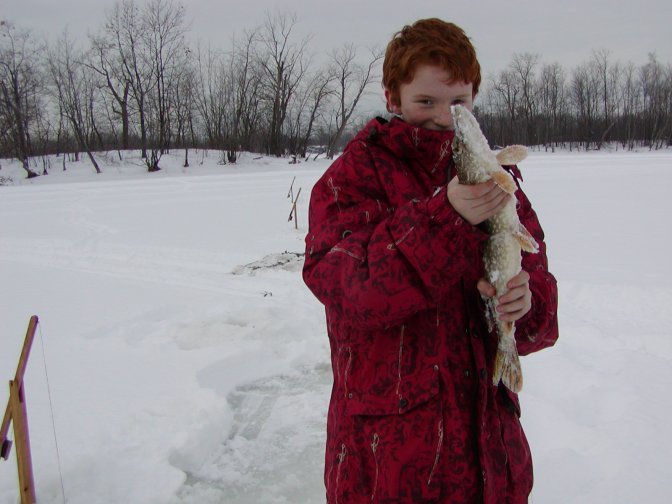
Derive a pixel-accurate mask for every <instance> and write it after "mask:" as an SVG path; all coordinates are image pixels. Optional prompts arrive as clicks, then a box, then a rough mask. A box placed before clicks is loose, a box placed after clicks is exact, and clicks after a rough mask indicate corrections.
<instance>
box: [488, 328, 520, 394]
mask: <svg viewBox="0 0 672 504" xmlns="http://www.w3.org/2000/svg"><path fill="white" fill-rule="evenodd" d="M508 324H510V325H511V328H512V329H513V323H512V322H509V323H508ZM500 380H501V382H502V383H503V384H504V386H505V387H506V388H508V389H509V390H510V391H511V392H515V393H516V394H517V393H518V392H520V390H521V389H522V388H523V370H522V368H521V366H520V358H519V357H518V349H517V348H516V344H515V340H514V341H513V342H512V344H511V345H507V346H506V347H505V348H502V347H501V346H498V347H497V355H496V356H495V365H494V368H493V371H492V383H493V385H495V386H497V385H499V382H500Z"/></svg>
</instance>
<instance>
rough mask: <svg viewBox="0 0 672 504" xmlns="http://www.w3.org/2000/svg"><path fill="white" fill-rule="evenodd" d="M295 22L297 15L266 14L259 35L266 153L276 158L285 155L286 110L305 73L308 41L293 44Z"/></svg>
mask: <svg viewBox="0 0 672 504" xmlns="http://www.w3.org/2000/svg"><path fill="white" fill-rule="evenodd" d="M296 22H297V18H296V15H287V14H280V13H278V14H275V15H274V16H271V15H270V14H268V13H267V14H266V22H265V23H264V26H263V28H262V30H261V33H260V41H261V46H262V51H263V52H261V53H260V54H259V58H260V64H261V68H262V70H263V81H262V86H263V91H264V95H265V99H266V100H267V103H268V105H269V131H268V141H267V147H266V151H267V153H268V154H272V155H274V156H280V155H282V154H283V152H284V146H283V142H282V134H283V126H284V124H285V119H286V118H287V107H288V106H289V103H290V100H291V99H292V98H293V96H294V93H295V92H296V90H297V87H298V85H299V83H300V82H301V79H303V76H304V74H305V71H306V61H305V51H306V46H307V44H308V41H309V39H304V40H303V41H302V42H300V43H299V44H298V45H295V44H294V41H293V38H292V31H293V30H294V27H295V26H296Z"/></svg>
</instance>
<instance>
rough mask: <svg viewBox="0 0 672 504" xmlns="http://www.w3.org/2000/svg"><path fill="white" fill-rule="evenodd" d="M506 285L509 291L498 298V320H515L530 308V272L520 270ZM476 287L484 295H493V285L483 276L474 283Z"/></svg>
mask: <svg viewBox="0 0 672 504" xmlns="http://www.w3.org/2000/svg"><path fill="white" fill-rule="evenodd" d="M506 286H507V287H508V288H509V291H508V292H507V293H506V294H504V295H503V296H501V297H500V298H499V305H497V312H498V313H499V318H500V320H503V321H504V322H515V321H516V320H519V319H521V318H523V316H524V315H525V314H526V313H527V312H529V311H530V309H531V308H532V291H530V274H529V273H528V272H527V271H524V270H523V271H521V272H520V273H518V274H517V275H516V276H514V277H513V278H512V279H511V280H509V281H508V283H507V284H506ZM476 288H477V289H478V291H479V292H480V293H481V295H482V296H485V297H488V298H490V297H493V296H494V295H495V294H496V292H495V287H494V286H493V285H492V284H491V283H490V282H488V281H487V280H486V279H485V278H481V279H480V280H479V281H478V283H477V284H476Z"/></svg>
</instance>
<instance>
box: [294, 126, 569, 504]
mask: <svg viewBox="0 0 672 504" xmlns="http://www.w3.org/2000/svg"><path fill="white" fill-rule="evenodd" d="M452 138H453V133H452V132H436V131H429V130H425V129H422V128H417V127H414V126H411V125H409V124H407V123H405V122H403V121H401V120H400V119H393V120H392V121H391V122H389V123H388V122H384V121H383V120H373V121H371V122H370V123H369V124H368V125H367V126H366V127H365V128H364V130H362V132H360V133H359V134H358V136H357V137H356V138H355V139H354V140H353V141H352V142H351V143H350V144H349V145H348V147H347V148H346V150H345V152H344V153H343V155H342V156H341V157H339V158H338V159H337V160H336V161H335V162H334V163H333V164H332V165H331V166H330V168H329V169H328V170H327V171H326V172H325V174H324V175H323V176H322V178H321V179H320V180H319V181H318V182H317V184H316V185H315V187H314V188H313V191H312V196H311V202H310V230H309V232H308V235H307V237H306V263H305V267H304V271H303V276H304V280H305V282H306V284H307V285H308V287H309V288H310V289H311V290H312V292H313V293H314V294H315V295H316V296H317V298H318V299H319V300H320V301H321V302H322V303H323V304H324V305H325V307H326V314H327V330H328V334H329V341H330V344H331V361H332V368H333V375H334V384H333V390H332V395H331V403H330V405H329V413H328V422H327V446H326V463H325V474H324V477H325V485H326V489H327V501H328V502H329V503H332V504H336V503H338V504H357V503H367V504H368V503H414V504H415V503H419V502H445V503H450V504H458V503H485V504H492V503H502V504H504V503H506V504H513V503H524V502H527V496H528V494H529V492H530V489H531V487H532V463H531V458H530V450H529V447H528V444H527V441H526V439H525V435H524V434H523V431H522V429H521V425H520V423H519V419H518V418H519V416H520V409H519V403H518V398H517V396H516V395H515V394H513V393H511V392H509V391H507V389H505V388H504V387H503V386H499V387H495V386H493V385H492V379H491V377H492V363H493V357H494V353H495V349H496V336H495V335H494V334H489V333H488V332H487V328H486V325H485V322H484V317H483V313H484V307H483V303H482V301H481V298H480V295H479V294H478V291H477V290H476V283H477V281H478V279H479V278H481V277H482V276H483V263H482V260H481V257H482V246H483V244H484V241H485V240H486V239H487V235H486V234H485V233H483V232H482V231H480V230H479V229H478V228H476V227H474V226H472V225H470V224H469V223H467V222H466V221H464V220H463V219H462V218H461V217H460V216H459V214H457V212H456V211H455V210H454V209H453V208H452V207H451V206H450V204H449V203H448V199H447V196H446V184H447V180H448V179H449V177H450V176H451V175H452V173H451V172H452V171H453V170H452V167H453V162H452V155H451V154H452V151H451V141H452ZM511 171H512V172H513V173H514V174H516V175H517V178H520V174H519V172H518V171H517V169H516V168H515V167H514V168H511ZM516 195H517V197H518V212H519V215H520V220H521V221H522V223H523V224H524V225H525V226H526V227H527V229H528V230H529V231H530V232H531V233H532V235H533V236H534V237H535V238H536V240H537V242H539V244H540V253H539V254H536V255H529V254H524V257H523V268H524V269H525V270H526V271H528V272H529V273H530V289H531V290H532V309H531V310H530V312H529V313H528V314H526V315H525V317H524V318H523V319H521V320H519V321H518V322H517V324H516V326H517V331H516V337H517V340H518V351H519V352H520V353H521V354H523V355H524V354H528V353H530V352H533V351H536V350H539V349H541V348H544V347H547V346H550V345H552V344H553V343H554V342H555V340H556V339H557V336H558V329H557V317H556V307H557V290H556V282H555V279H554V277H553V276H552V275H551V274H550V273H549V272H548V269H547V260H546V253H545V245H544V242H543V238H544V235H543V232H542V230H541V227H540V226H539V222H538V221H537V217H536V215H535V213H534V211H533V210H532V207H531V206H530V203H529V201H528V200H527V198H526V197H525V195H524V194H523V193H522V191H518V192H517V194H516Z"/></svg>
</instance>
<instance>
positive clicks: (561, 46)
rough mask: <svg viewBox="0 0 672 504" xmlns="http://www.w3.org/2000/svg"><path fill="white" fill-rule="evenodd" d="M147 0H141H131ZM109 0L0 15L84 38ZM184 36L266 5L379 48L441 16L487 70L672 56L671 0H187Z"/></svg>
mask: <svg viewBox="0 0 672 504" xmlns="http://www.w3.org/2000/svg"><path fill="white" fill-rule="evenodd" d="M137 1H138V3H143V2H142V0H137ZM113 4H114V0H0V18H4V19H8V20H9V21H11V22H13V23H14V24H16V25H17V26H19V27H23V28H29V29H31V30H32V31H33V32H34V33H35V34H38V35H44V36H45V37H46V38H55V37H56V36H57V35H58V34H60V33H61V32H62V30H63V28H64V27H65V26H66V25H67V26H68V28H69V32H70V34H71V35H75V36H77V37H81V38H82V40H84V39H85V38H86V34H87V33H88V32H94V31H95V30H97V29H98V28H99V27H100V26H101V24H102V22H103V19H104V16H105V12H106V10H109V8H110V7H111V6H112V5H113ZM182 4H183V5H184V6H185V7H186V15H187V19H188V20H189V22H190V25H191V32H190V38H192V39H193V40H196V39H200V40H202V41H204V42H210V43H211V44H212V45H213V46H214V47H221V48H227V47H228V45H229V41H230V39H231V35H232V34H233V33H241V32H242V30H243V29H245V28H251V27H254V26H256V25H258V24H261V23H262V22H263V20H264V13H265V11H267V10H270V11H275V10H280V11H283V12H290V13H291V12H295V13H296V14H297V15H298V24H297V27H296V28H297V30H298V33H300V34H301V35H308V34H312V35H313V38H312V42H311V46H310V48H311V49H312V50H314V51H315V52H317V53H319V52H326V51H329V50H330V49H333V48H336V47H339V46H341V45H342V44H343V43H344V42H346V41H349V42H352V43H354V44H356V45H358V46H362V47H367V46H372V45H376V44H377V45H379V46H381V47H384V46H385V45H386V44H387V42H388V40H389V39H390V37H391V36H392V35H393V34H394V32H396V31H397V30H399V29H400V28H401V27H402V26H403V25H404V24H408V23H412V22H413V21H415V20H417V19H420V18H424V17H440V18H442V19H445V20H447V21H452V22H454V23H456V24H458V25H460V26H461V27H462V28H463V29H464V30H465V31H466V32H467V34H468V35H469V36H470V37H471V39H472V42H473V43H474V45H475V47H476V50H477V52H478V56H479V60H480V62H481V66H482V68H483V73H484V74H485V75H486V76H487V75H488V74H493V73H496V72H498V71H500V70H502V69H503V68H504V67H505V66H506V65H507V64H508V63H509V62H510V61H511V57H512V55H513V54H514V53H522V52H531V53H538V54H540V55H541V59H542V61H543V62H548V63H551V62H558V63H560V64H562V65H563V66H564V67H565V68H566V69H571V68H573V67H574V66H576V65H578V64H580V63H582V62H584V61H586V60H587V59H588V58H589V57H590V55H591V51H592V50H593V49H608V50H610V51H611V54H612V57H613V59H614V60H618V61H621V62H623V63H625V62H628V61H632V62H634V63H635V64H638V65H639V64H642V63H645V62H646V61H647V55H648V53H649V52H655V53H656V54H657V56H658V59H659V60H660V61H662V62H664V63H672V29H671V28H670V24H671V22H672V2H671V1H670V0H638V1H634V2H633V1H629V2H627V1H623V0H565V1H564V2H563V1H558V0H534V1H528V0H505V1H484V0H464V1H461V2H457V1H449V0H338V1H334V0H330V1H322V0H282V1H279V0H183V1H182Z"/></svg>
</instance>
